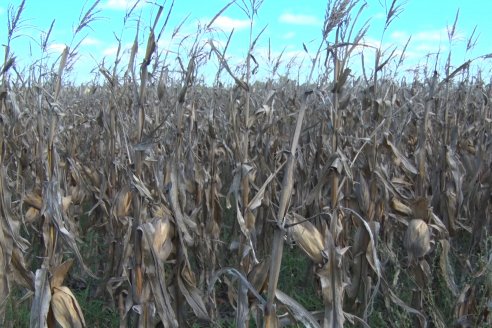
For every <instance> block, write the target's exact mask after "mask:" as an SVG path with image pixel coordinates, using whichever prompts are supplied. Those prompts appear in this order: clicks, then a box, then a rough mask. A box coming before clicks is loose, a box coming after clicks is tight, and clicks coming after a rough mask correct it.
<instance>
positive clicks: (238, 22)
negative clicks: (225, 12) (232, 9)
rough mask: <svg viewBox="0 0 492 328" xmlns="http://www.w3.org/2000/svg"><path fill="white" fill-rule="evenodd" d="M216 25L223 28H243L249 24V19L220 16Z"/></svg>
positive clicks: (214, 24) (215, 22)
mask: <svg viewBox="0 0 492 328" xmlns="http://www.w3.org/2000/svg"><path fill="white" fill-rule="evenodd" d="M212 26H214V27H218V28H220V29H223V30H232V29H233V28H234V29H236V30H237V29H243V28H246V27H248V26H249V20H247V19H234V18H230V17H227V16H219V17H217V19H216V20H215V21H214V23H213V25H212Z"/></svg>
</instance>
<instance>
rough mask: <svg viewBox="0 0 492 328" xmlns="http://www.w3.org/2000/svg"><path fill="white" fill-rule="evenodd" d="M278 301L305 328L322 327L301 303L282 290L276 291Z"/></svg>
mask: <svg viewBox="0 0 492 328" xmlns="http://www.w3.org/2000/svg"><path fill="white" fill-rule="evenodd" d="M275 297H276V298H277V300H278V301H279V302H280V303H281V304H283V305H285V306H286V307H287V309H288V310H289V312H290V313H291V314H292V315H293V316H294V318H295V319H296V320H297V321H298V322H299V323H302V324H303V326H304V327H312V328H319V327H321V326H320V325H319V323H318V321H317V320H316V318H315V317H313V315H312V314H311V313H310V312H309V311H308V310H306V309H305V308H304V307H303V306H302V305H301V304H300V303H299V302H297V301H296V300H295V299H293V298H292V297H290V296H289V295H287V294H285V293H284V292H282V291H281V290H280V289H277V290H276V291H275Z"/></svg>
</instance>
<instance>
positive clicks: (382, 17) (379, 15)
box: [372, 12, 386, 20]
mask: <svg viewBox="0 0 492 328" xmlns="http://www.w3.org/2000/svg"><path fill="white" fill-rule="evenodd" d="M372 18H374V19H376V20H380V19H385V18H386V14H385V13H383V12H379V13H377V14H375V15H374V16H372Z"/></svg>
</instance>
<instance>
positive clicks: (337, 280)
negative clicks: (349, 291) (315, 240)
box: [317, 228, 348, 327]
mask: <svg viewBox="0 0 492 328" xmlns="http://www.w3.org/2000/svg"><path fill="white" fill-rule="evenodd" d="M347 249H348V248H343V249H341V248H339V247H336V246H335V241H334V240H333V236H332V234H331V232H330V230H328V228H325V238H324V250H323V253H324V256H325V258H326V259H327V262H326V263H325V264H324V265H323V267H322V268H321V269H319V270H318V272H317V275H318V277H319V279H320V283H321V293H322V295H323V303H324V306H325V315H324V323H323V324H324V326H325V327H343V324H344V322H345V316H344V311H343V294H344V282H343V276H342V275H343V270H342V257H343V255H344V254H345V252H346V251H347Z"/></svg>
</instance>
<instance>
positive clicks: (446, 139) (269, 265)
mask: <svg viewBox="0 0 492 328" xmlns="http://www.w3.org/2000/svg"><path fill="white" fill-rule="evenodd" d="M238 3H239V5H242V6H244V10H245V13H250V16H249V17H250V19H251V20H253V19H254V16H255V14H256V11H257V10H258V8H259V5H260V4H261V1H260V2H259V1H254V0H251V1H249V2H248V1H246V2H244V1H242V2H241V1H239V2H238ZM238 3H235V2H233V3H230V4H229V5H237V4H238ZM97 4H98V1H96V2H95V3H94V6H92V7H91V8H90V9H89V10H88V11H87V12H85V13H83V14H84V15H81V21H80V22H79V26H78V28H77V30H76V31H75V33H78V32H79V30H82V29H84V28H86V27H87V26H89V25H90V23H91V21H92V20H93V19H94V18H95V16H96V15H97V13H98V11H97V6H96V5H97ZM229 5H228V6H229ZM360 5H361V4H360V3H358V1H348V0H335V1H332V2H329V4H328V7H327V10H326V18H325V23H324V27H323V30H322V31H321V32H322V36H323V42H322V44H321V45H320V47H319V49H320V50H319V51H318V52H317V53H315V54H312V58H313V60H312V69H311V74H310V75H309V79H308V81H306V82H305V83H300V82H299V81H295V80H291V79H288V78H280V79H279V78H274V77H275V76H276V74H275V72H272V78H266V79H265V80H264V81H255V82H253V81H254V80H253V75H254V71H255V65H258V63H257V62H256V59H255V57H254V56H253V52H254V46H255V42H256V40H255V39H252V40H250V51H249V53H250V54H251V55H248V56H247V58H245V60H244V65H243V66H242V67H240V68H236V67H231V66H229V64H228V61H227V59H226V58H227V55H226V50H227V46H226V47H224V48H218V46H216V45H214V43H213V42H212V41H210V42H206V43H202V42H200V40H199V36H197V37H196V41H195V43H194V44H193V45H192V46H191V47H190V50H189V53H187V54H183V56H182V57H179V58H178V60H179V68H180V69H178V70H177V71H178V73H174V74H172V73H171V72H170V71H169V66H168V65H167V63H166V54H165V53H161V52H158V51H157V50H156V40H157V39H158V36H159V35H160V34H159V31H158V30H156V26H158V25H159V24H158V23H159V22H161V21H162V20H164V19H165V11H164V8H163V7H160V8H159V10H158V13H157V15H156V17H155V24H154V26H153V27H151V28H150V34H149V36H148V39H147V40H138V38H136V39H135V44H134V48H133V51H132V53H131V55H130V59H129V62H128V63H121V62H118V61H116V62H115V63H113V64H112V65H113V66H110V65H108V67H105V66H104V65H103V64H101V66H100V67H99V71H98V74H99V75H100V76H101V77H102V78H103V83H100V84H85V85H83V86H76V85H74V84H71V83H69V82H66V81H65V80H64V76H66V74H67V73H66V70H67V67H69V66H70V65H76V63H72V59H73V58H72V57H73V55H74V53H75V52H76V46H74V47H73V48H70V47H69V46H67V48H66V49H65V51H64V52H63V53H62V54H61V56H60V58H58V59H57V61H56V66H54V67H52V68H46V67H43V66H41V65H40V64H39V62H38V63H33V67H32V69H29V70H26V71H24V72H21V71H20V70H19V69H17V67H16V61H15V49H11V48H10V46H9V45H10V40H12V39H14V38H15V37H16V33H18V29H19V24H20V22H21V21H22V20H21V17H22V10H23V6H24V2H22V4H21V6H20V7H17V8H14V7H12V8H10V10H9V12H8V14H9V15H8V18H9V19H8V40H9V44H7V45H5V50H6V53H5V61H4V63H3V65H2V69H1V79H2V81H1V86H0V88H1V89H0V109H1V111H0V214H1V215H0V224H1V229H0V234H1V235H0V246H1V247H0V318H1V319H2V323H1V326H3V327H21V326H23V325H25V326H30V327H108V326H116V327H210V326H213V327H252V326H257V327H261V326H262V327H285V326H298V327H304V326H305V327H343V326H346V327H356V326H358V327H369V326H371V327H451V326H454V327H485V326H488V325H490V324H491V323H492V318H491V315H489V312H490V311H491V310H492V296H491V295H492V252H491V249H492V239H491V236H490V233H491V232H492V231H491V230H492V229H491V228H492V226H491V218H492V202H491V197H492V174H491V168H492V149H491V147H492V135H491V131H492V105H491V98H492V84H491V83H490V82H486V81H484V80H483V79H482V78H481V76H480V75H479V74H474V75H472V74H471V72H472V69H471V68H472V67H473V64H474V63H473V61H467V62H465V63H463V65H461V66H457V67H452V66H451V65H447V66H446V67H445V68H443V70H442V71H439V72H437V71H433V70H424V73H425V74H424V77H423V78H421V79H417V78H415V79H413V80H411V79H407V80H406V82H405V81H404V80H397V79H395V78H392V75H391V73H389V72H388V71H386V69H385V68H386V65H387V64H388V63H390V62H394V61H395V60H396V61H398V59H400V60H402V58H403V55H402V56H401V58H398V56H396V55H395V54H394V53H385V55H384V54H383V51H382V50H381V49H375V53H376V60H375V63H371V64H366V65H368V66H366V67H364V70H363V73H360V74H356V73H353V72H351V69H350V68H349V66H350V65H349V63H350V58H351V56H352V55H353V51H354V50H355V49H356V47H357V46H358V45H360V44H361V43H362V40H363V36H364V33H365V31H366V30H365V29H362V30H360V31H359V32H357V33H353V31H352V30H351V27H352V26H353V25H352V23H350V22H352V21H354V20H355V19H356V18H357V15H355V14H357V10H358V8H359V6H360ZM225 9H227V7H226V8H224V10H225ZM400 10H401V8H400V7H398V3H397V2H396V1H393V2H392V4H391V7H390V8H389V10H388V11H387V12H388V17H386V21H387V24H390V23H391V21H392V20H393V18H394V17H393V16H394V15H396V14H397V13H399V11H400ZM220 13H221V12H219V13H218V15H220ZM169 14H172V13H169ZM218 15H217V16H216V17H218ZM211 28H213V20H212V21H211V22H210V24H209V25H208V26H205V27H202V29H203V30H201V31H199V32H197V35H200V33H202V34H203V33H206V32H207V31H206V30H207V29H211ZM453 31H454V26H453ZM50 32H51V28H50V30H49V31H48V33H47V34H46V40H45V42H42V44H41V46H44V47H46V44H47V43H48V39H49V34H50ZM260 34H261V33H260ZM254 35H255V34H254V33H253V36H254ZM231 37H233V35H232V34H231ZM258 37H260V36H259V35H258ZM328 39H330V40H332V41H330V42H328V41H327V40H328ZM333 40H334V41H333ZM138 44H140V45H141V46H142V44H143V46H142V47H143V50H142V49H141V50H140V52H142V51H144V53H143V54H142V58H141V59H140V60H138V61H137V58H139V57H137V46H138ZM450 56H451V55H450ZM212 57H213V58H215V60H217V62H218V63H219V71H218V72H217V78H216V80H215V83H213V85H205V84H204V83H203V81H200V79H199V78H198V77H199V76H200V67H201V65H200V63H203V61H204V60H207V58H209V59H210V58H212ZM280 62H281V61H280V58H279V59H278V61H277V64H276V65H274V68H273V69H274V70H277V69H278V66H279V64H280ZM36 65H38V66H36ZM122 67H123V68H122ZM120 72H123V73H120ZM358 75H359V76H360V77H357V76H358ZM224 77H225V78H226V79H227V80H228V81H231V83H229V84H227V83H222V80H221V79H222V78H224ZM287 280H288V281H289V282H286V281H287ZM306 290H307V292H306V293H307V294H309V295H310V299H311V300H313V299H314V301H310V302H306V299H305V298H306V297H305V296H306V293H304V292H305V291H306ZM302 291H304V292H302ZM301 294H302V297H300V295H301ZM23 309H24V310H23ZM22 311H24V312H22ZM21 313H24V318H23V317H22V315H21Z"/></svg>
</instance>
